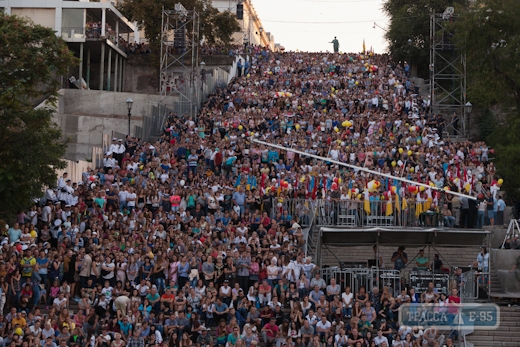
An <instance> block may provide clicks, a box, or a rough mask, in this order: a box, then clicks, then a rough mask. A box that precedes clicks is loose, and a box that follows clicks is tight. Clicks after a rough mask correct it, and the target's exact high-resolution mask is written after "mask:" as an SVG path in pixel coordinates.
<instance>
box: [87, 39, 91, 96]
mask: <svg viewBox="0 0 520 347" xmlns="http://www.w3.org/2000/svg"><path fill="white" fill-rule="evenodd" d="M87 88H90V48H87Z"/></svg>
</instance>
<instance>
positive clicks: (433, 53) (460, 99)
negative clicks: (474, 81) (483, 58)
mask: <svg viewBox="0 0 520 347" xmlns="http://www.w3.org/2000/svg"><path fill="white" fill-rule="evenodd" d="M449 9H450V8H448V9H447V11H445V12H444V13H432V14H431V16H430V38H431V40H430V42H431V43H430V93H431V105H432V110H433V112H434V113H440V114H442V115H443V116H445V117H446V119H445V121H446V124H447V125H448V126H447V128H446V131H448V132H449V133H451V134H453V135H454V136H458V137H466V136H467V134H468V131H469V129H468V128H467V123H468V122H467V115H466V114H465V112H464V105H465V104H466V52H465V51H462V50H460V49H458V48H457V47H456V46H455V44H454V42H453V41H452V38H453V32H452V31H451V30H450V29H449V27H448V26H449V24H450V23H452V22H453V21H455V20H457V17H458V16H457V15H454V14H453V9H451V12H450V11H448V10H449ZM454 112H456V113H457V114H458V115H459V119H460V121H459V122H458V127H457V128H455V127H454V125H453V124H451V120H452V118H451V117H452V115H453V113H454Z"/></svg>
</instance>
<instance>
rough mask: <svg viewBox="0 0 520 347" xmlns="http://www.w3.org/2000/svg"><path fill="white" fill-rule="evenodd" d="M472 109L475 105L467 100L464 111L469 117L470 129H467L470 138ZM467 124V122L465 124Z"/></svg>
mask: <svg viewBox="0 0 520 347" xmlns="http://www.w3.org/2000/svg"><path fill="white" fill-rule="evenodd" d="M471 111H473V105H472V104H471V102H469V101H468V102H467V103H466V104H465V105H464V113H465V114H466V117H467V118H468V131H467V134H468V138H469V133H470V122H469V121H470V115H471ZM464 125H466V124H464Z"/></svg>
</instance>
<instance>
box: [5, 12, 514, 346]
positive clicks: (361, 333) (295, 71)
mask: <svg viewBox="0 0 520 347" xmlns="http://www.w3.org/2000/svg"><path fill="white" fill-rule="evenodd" d="M101 29H102V28H101V23H96V22H92V23H88V24H87V29H86V30H87V31H86V33H87V36H88V37H90V38H98V37H100V33H101ZM105 32H106V36H107V39H108V40H110V41H111V42H113V43H114V44H116V45H117V46H118V47H120V48H121V49H123V50H124V51H126V52H127V53H132V54H144V53H148V52H149V51H150V48H149V46H148V45H147V44H146V43H139V44H129V43H127V42H125V40H124V39H122V38H121V37H119V38H118V37H117V34H116V33H115V32H114V30H113V29H112V28H111V27H110V26H107V27H106V28H105ZM338 46H339V44H338ZM201 50H202V51H203V52H205V54H215V55H217V54H225V55H227V54H230V52H231V55H236V54H242V53H244V52H247V53H248V59H247V60H246V61H244V62H243V63H242V62H240V64H239V65H238V66H237V71H236V72H237V76H236V77H234V78H232V79H231V81H230V82H229V84H228V85H227V86H226V85H222V86H220V87H219V88H217V89H216V90H215V92H214V93H212V94H211V95H209V97H208V99H207V101H206V102H205V103H204V104H203V105H202V107H201V109H200V112H199V114H198V115H197V119H196V120H194V119H192V118H190V117H187V116H186V115H182V114H177V113H174V112H173V111H172V113H171V114H170V115H169V116H168V117H166V118H167V119H165V121H164V124H163V125H162V128H161V129H162V130H161V131H162V133H161V135H160V137H159V139H158V140H157V141H154V142H153V143H151V142H147V141H142V140H141V139H137V138H132V137H131V136H127V137H126V138H124V137H121V138H117V137H116V138H114V139H113V141H112V144H111V145H110V147H109V149H108V152H107V153H106V156H105V159H104V160H103V163H102V166H100V167H89V168H88V169H87V170H86V171H85V172H84V173H83V174H82V175H81V177H79V178H77V179H74V178H73V177H69V175H68V174H66V173H63V174H62V175H61V176H60V178H59V180H58V182H57V184H56V187H49V189H47V190H46V192H45V197H44V198H43V199H42V200H41V201H40V202H39V203H37V204H36V205H34V206H32V207H30V209H29V210H28V211H20V213H17V215H15V216H12V222H11V223H9V224H10V226H9V227H8V228H6V230H5V234H4V235H2V237H1V240H0V243H1V247H0V257H1V261H0V294H1V296H0V310H2V312H0V331H1V332H2V333H3V334H2V336H5V339H4V342H5V341H6V339H7V341H11V342H12V343H11V344H13V343H14V344H13V345H14V346H25V345H24V344H26V342H27V343H29V342H30V340H29V336H33V337H34V338H37V337H38V334H40V337H38V341H43V345H45V346H49V347H51V346H53V347H54V346H57V345H60V346H63V347H66V346H69V345H71V347H72V346H74V344H78V345H84V344H90V345H91V346H93V347H102V346H110V347H112V346H114V347H121V346H122V345H123V344H125V345H126V346H129V347H143V346H145V345H146V346H156V345H157V346H158V345H161V344H162V345H165V344H168V345H169V346H175V347H180V346H182V347H189V346H197V347H198V346H203V347H208V346H209V345H212V344H216V345H221V346H226V345H227V346H228V347H234V346H237V347H243V346H246V347H251V346H256V345H257V344H258V342H261V343H266V344H268V345H270V346H274V345H276V346H277V347H282V346H288V347H292V346H293V345H296V346H298V347H303V346H310V347H314V346H315V347H323V345H326V346H327V347H347V346H357V345H363V344H366V343H369V344H374V343H375V345H378V346H379V345H381V346H389V345H390V343H392V330H391V329H390V328H389V326H390V323H392V322H391V321H393V320H394V319H397V312H398V309H399V305H400V304H401V303H406V302H410V301H411V298H410V296H409V294H408V293H407V292H406V291H405V292H404V293H402V294H401V295H399V296H398V297H397V298H393V297H392V294H391V293H390V292H389V291H388V288H387V289H386V291H385V290H384V289H383V293H380V292H379V290H378V288H364V287H359V288H354V287H352V288H350V287H346V288H345V287H344V286H345V283H343V282H339V281H338V282H336V279H335V278H322V277H321V275H320V269H319V268H318V267H317V266H316V264H315V263H316V260H315V259H312V258H311V257H306V252H305V249H306V241H307V240H306V239H305V236H304V235H305V233H304V230H305V228H306V227H309V225H310V223H312V221H311V220H310V218H311V217H310V216H311V215H312V214H311V213H310V211H311V207H312V205H311V204H310V202H311V201H313V200H317V199H322V201H328V202H330V205H327V208H324V209H323V210H324V211H328V212H330V211H329V210H328V208H329V206H330V207H331V208H337V209H338V211H339V210H341V211H342V213H341V214H340V215H342V214H343V212H345V213H348V214H351V215H353V216H355V217H354V218H353V220H355V223H359V224H361V223H364V220H365V219H364V218H360V217H361V216H363V215H366V214H367V210H368V209H371V211H372V214H371V215H372V216H377V215H379V214H380V212H381V211H383V209H382V206H383V205H381V204H384V207H385V210H384V213H385V214H387V216H393V217H394V221H395V222H396V223H405V221H401V220H399V218H397V217H398V214H397V213H395V210H396V209H397V205H396V202H397V201H399V210H400V211H401V212H400V213H401V214H399V216H404V215H406V216H407V217H406V218H407V219H410V220H414V221H416V223H417V225H419V224H418V223H419V221H420V220H424V219H421V214H427V215H428V216H427V217H428V218H430V217H429V216H431V215H433V212H435V213H437V214H438V215H442V216H443V217H444V221H445V225H446V226H448V227H453V226H457V225H461V226H470V225H471V223H472V221H471V219H472V218H471V215H470V211H469V210H470V207H471V206H470V204H469V203H468V201H467V199H465V198H460V199H459V198H458V197H454V198H453V199H451V202H450V201H449V199H448V198H446V196H447V195H449V194H440V193H439V192H438V191H437V190H435V189H433V188H434V187H437V188H444V187H449V188H450V189H452V190H456V191H460V192H463V191H464V192H466V193H468V194H470V195H477V194H484V195H483V196H481V197H480V201H481V202H482V203H483V204H482V208H485V211H486V212H487V217H488V219H489V222H490V224H491V225H493V224H494V223H495V222H496V223H495V224H501V223H503V211H504V210H505V203H503V199H502V195H501V193H497V191H498V190H499V188H500V185H501V184H502V183H501V180H500V179H499V178H498V177H497V176H496V174H495V173H496V171H495V168H494V166H493V165H492V163H490V162H489V160H488V156H487V152H488V151H489V149H488V147H487V145H486V144H485V143H472V142H470V141H465V142H458V143H453V142H450V140H449V139H443V138H442V136H443V135H442V132H443V127H444V118H443V115H440V114H438V115H431V116H430V115H429V114H428V112H429V101H428V100H426V99H424V98H423V97H421V96H420V95H419V94H418V93H415V92H414V91H415V87H414V85H413V82H412V81H410V80H409V79H408V77H407V73H406V72H407V70H406V69H407V68H406V66H403V65H401V64H400V63H398V62H396V61H394V60H393V59H392V57H390V56H388V55H378V54H373V53H360V54H353V53H350V54H340V53H337V52H336V53H305V52H292V53H283V52H272V51H270V50H269V49H268V48H263V47H260V46H255V45H247V46H245V47H242V46H233V47H231V48H230V49H229V50H227V49H225V48H224V47H220V46H218V45H208V44H203V45H201ZM254 140H263V141H266V142H270V143H275V144H279V145H283V146H285V147H293V148H294V149H297V150H298V151H301V152H303V153H308V154H316V155H320V156H330V157H332V158H334V160H337V161H340V162H344V163H350V164H353V165H358V166H366V167H370V168H371V169H373V170H376V171H379V172H383V173H387V174H392V175H394V176H400V177H403V178H407V179H409V180H414V181H420V182H423V183H427V184H428V186H430V187H431V189H430V188H428V187H426V188H425V189H416V187H413V186H411V185H407V184H405V183H400V182H398V181H392V180H389V181H388V182H384V181H383V180H381V179H379V178H378V177H377V176H366V175H364V174H362V173H361V172H359V171H355V170H352V171H349V170H344V169H343V168H341V167H340V166H337V165H331V164H330V163H325V162H320V161H317V160H314V159H313V158H311V157H309V156H305V155H300V154H299V153H296V152H292V151H281V150H278V149H276V148H271V147H268V146H265V145H263V144H260V143H257V142H255V141H254ZM73 181H75V182H73ZM423 188H424V187H423ZM293 199H294V201H298V203H295V204H292V201H293ZM365 199H366V201H363V200H365ZM501 201H502V202H501ZM364 202H368V204H364ZM387 206H389V207H390V208H389V209H387ZM480 207H481V205H479V211H480ZM421 211H423V212H421ZM430 212H431V213H430ZM495 212H496V213H495ZM501 212H502V213H501ZM320 213H321V212H320ZM340 215H338V214H335V213H332V214H330V213H329V214H328V216H327V218H329V217H330V218H329V220H330V223H332V224H335V223H338V224H339V223H342V219H341V218H340ZM459 215H460V218H459V217H458V216H459ZM482 215H483V214H480V212H479V216H482ZM468 216H469V217H468ZM408 217H410V218H408ZM413 217H417V218H415V219H414V218H413ZM501 218H502V219H501ZM482 219H483V220H482V221H481V222H479V226H483V224H484V223H486V220H485V218H482ZM430 220H433V219H432V218H430ZM417 225H413V226H417ZM379 253H380V252H379V250H378V249H377V247H376V249H374V256H375V258H376V263H378V264H379V266H381V267H383V266H384V264H383V258H382V256H381V255H380V254H379ZM485 254H487V253H485ZM485 254H484V255H482V256H480V255H479V258H478V259H477V261H478V262H479V264H480V263H482V265H483V266H482V267H485V262H486V256H485ZM369 258H371V256H369ZM479 259H480V260H479ZM391 261H392V262H393V266H394V268H395V269H396V270H402V269H404V268H406V267H407V266H408V265H409V264H408V263H409V259H408V256H407V254H406V252H405V248H404V247H399V249H398V250H397V252H395V253H394V254H393V255H392V257H391ZM410 261H411V262H413V261H415V265H416V266H417V267H418V268H420V269H423V268H429V267H430V265H431V264H430V262H429V261H428V259H425V257H423V256H422V255H421V256H420V257H418V258H416V259H415V260H410ZM439 262H440V260H439V259H438V256H437V257H436V258H435V260H434V262H433V268H434V269H435V270H440V268H441V266H442V262H440V265H439ZM519 264H520V263H519ZM479 267H480V265H479ZM515 270H516V267H515ZM461 281H462V280H461ZM394 289H395V288H394ZM410 294H414V293H413V291H410ZM437 295H438V294H436V293H434V292H433V293H432V292H431V291H429V292H427V294H425V295H424V296H421V298H422V301H424V302H426V303H432V302H435V300H437ZM455 295H458V293H455ZM413 298H414V300H415V301H414V303H415V302H416V301H419V300H420V299H419V296H417V295H413ZM450 298H451V299H450V300H451V301H453V302H455V301H456V296H453V295H452V296H450ZM41 309H45V311H46V313H45V314H42V313H41V311H40V310H41ZM13 310H14V311H13ZM71 310H73V312H71ZM4 313H5V314H6V316H5V322H4V321H2V319H4V318H2V317H1V315H2V314H4ZM71 314H72V316H71ZM72 317H73V318H72ZM36 322H39V323H38V324H37V323H36ZM387 322H388V323H387ZM18 329H20V330H18ZM40 329H41V332H40ZM211 329H214V330H215V329H216V333H217V334H216V335H215V337H214V342H213V340H212V334H211V331H212V330H211ZM20 332H21V333H20ZM30 332H32V334H31V333H30ZM18 333H20V334H18ZM410 333H411V331H410ZM426 333H428V336H425V337H423V339H424V340H427V341H430V340H431V339H432V338H434V337H432V336H434V335H435V334H434V332H433V331H429V332H428V330H427V331H426V332H425V334H426ZM118 334H119V335H118ZM371 335H372V336H371ZM406 335H407V334H405V335H403V336H401V337H399V338H400V339H401V340H403V341H404V340H406ZM208 336H209V337H208ZM397 339H398V338H397V337H396V340H397ZM429 339H430V340H429ZM5 345H8V344H5ZM33 345H34V343H33V344H30V343H29V345H28V347H32V346H33Z"/></svg>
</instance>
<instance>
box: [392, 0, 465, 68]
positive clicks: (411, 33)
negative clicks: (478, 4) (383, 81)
mask: <svg viewBox="0 0 520 347" xmlns="http://www.w3.org/2000/svg"><path fill="white" fill-rule="evenodd" d="M466 3H467V0H387V1H386V2H385V3H384V5H383V11H384V12H385V13H386V14H387V15H388V17H389V18H390V24H389V26H388V30H387V32H386V33H385V38H386V40H387V42H388V49H389V51H390V54H391V55H392V56H393V57H394V59H395V60H396V61H405V60H406V61H408V60H410V62H411V63H412V64H413V65H417V71H418V75H419V76H422V77H424V78H428V76H429V69H428V66H429V64H430V51H429V49H430V14H431V13H432V12H434V13H443V12H444V10H445V9H446V8H447V7H448V6H453V4H466ZM408 40H411V41H410V44H409V43H408Z"/></svg>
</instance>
